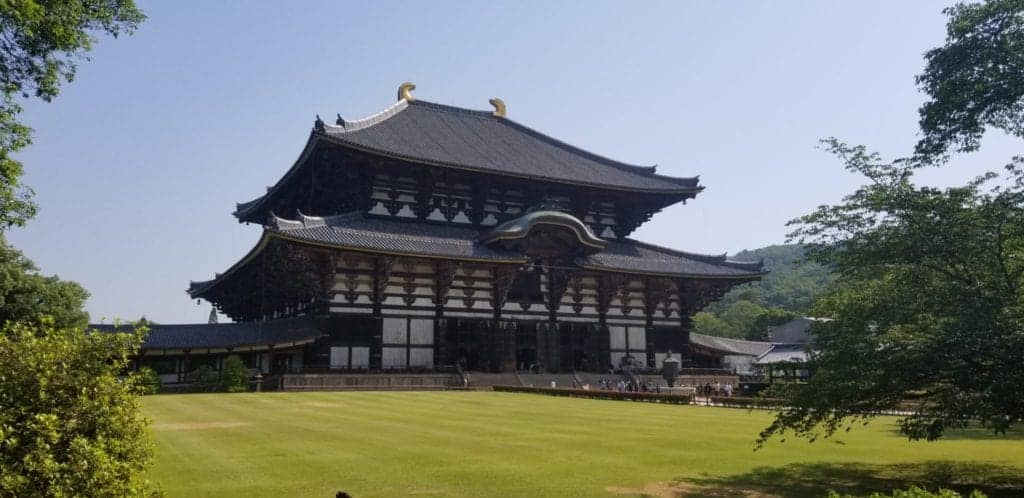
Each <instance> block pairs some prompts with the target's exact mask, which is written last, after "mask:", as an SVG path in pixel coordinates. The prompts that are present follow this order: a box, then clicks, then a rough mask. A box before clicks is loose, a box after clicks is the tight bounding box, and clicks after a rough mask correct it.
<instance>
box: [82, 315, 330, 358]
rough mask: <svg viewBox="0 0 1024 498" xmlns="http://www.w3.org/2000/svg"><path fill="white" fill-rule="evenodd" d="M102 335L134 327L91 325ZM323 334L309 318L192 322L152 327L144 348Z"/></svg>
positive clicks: (262, 342)
mask: <svg viewBox="0 0 1024 498" xmlns="http://www.w3.org/2000/svg"><path fill="white" fill-rule="evenodd" d="M89 328H90V329H94V330H99V331H102V332H114V331H129V330H131V329H132V326H131V325H120V326H115V325H90V326H89ZM321 335H323V334H322V333H321V332H320V331H319V330H317V329H316V327H315V326H314V324H313V322H312V320H310V319H308V318H305V317H297V318H283V319H279V320H271V321H267V322H262V323H260V322H245V323H210V324H207V323H188V324H167V325H156V324H154V325H149V334H148V335H147V336H146V341H145V342H144V343H143V345H142V348H143V349H148V350H154V349H215V348H240V347H245V346H266V345H269V344H276V345H283V344H290V343H294V342H305V341H310V340H313V339H316V338H317V337H320V336H321Z"/></svg>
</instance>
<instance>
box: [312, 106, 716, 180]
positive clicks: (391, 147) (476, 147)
mask: <svg viewBox="0 0 1024 498" xmlns="http://www.w3.org/2000/svg"><path fill="white" fill-rule="evenodd" d="M324 129H325V131H324V134H325V136H326V137H327V138H328V139H329V140H331V141H333V142H337V143H341V144H344V145H350V146H353V147H357V148H359V149H362V150H366V151H370V152H376V153H381V154H385V155H388V156H392V157H397V158H401V159H406V160H410V161H414V162H426V163H430V164H437V165H441V166H452V167H457V168H461V169H472V170H478V171H483V172H488V173H498V174H506V175H513V176H520V177H526V178H537V179H544V180H553V181H559V182H565V183H572V184H589V185H593V186H598V187H613V188H624V189H628V190H642V191H660V192H696V191H699V190H700V187H698V185H697V184H698V180H697V178H673V177H668V176H663V175H658V174H656V173H655V168H654V167H653V166H636V165H631V164H626V163H622V162H619V161H615V160H612V159H608V158H606V157H602V156H599V155H597V154H594V153H591V152H587V151H585V150H583V149H580V148H577V147H573V146H571V145H569V144H566V143H564V142H562V141H559V140H556V139H554V138H552V137H549V136H547V135H544V134H542V133H540V132H537V131H534V130H533V129H531V128H528V127H526V126H523V125H521V124H519V123H516V122H515V121H512V120H510V119H508V118H504V117H496V116H494V115H493V114H492V113H491V112H490V111H474V110H469V109H462V108H459V107H452V106H447V105H442V104H435V103H431V102H425V101H422V100H414V101H412V102H409V101H406V100H400V101H399V102H398V103H396V104H395V105H393V106H392V107H391V108H389V109H387V110H386V111H384V112H382V113H380V114H377V115H375V116H371V117H370V118H367V119H364V120H361V121H353V122H345V123H344V124H342V125H330V124H328V125H326V126H325V128H324Z"/></svg>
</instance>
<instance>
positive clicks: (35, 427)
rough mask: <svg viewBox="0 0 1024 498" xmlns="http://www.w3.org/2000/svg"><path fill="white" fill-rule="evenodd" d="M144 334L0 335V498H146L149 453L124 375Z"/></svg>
mask: <svg viewBox="0 0 1024 498" xmlns="http://www.w3.org/2000/svg"><path fill="white" fill-rule="evenodd" d="M143 333H144V332H143V331H137V332H135V333H131V334H113V333H102V332H90V333H83V332H82V330H81V329H66V328H54V327H53V326H52V325H51V324H45V323H44V324H40V325H25V324H17V325H12V326H9V327H7V328H6V329H4V330H3V331H2V333H0V496H143V495H145V494H146V493H147V492H148V491H149V484H148V483H147V482H146V481H145V479H144V478H143V470H144V469H145V467H146V465H147V464H148V462H149V461H150V459H151V457H152V448H151V445H150V442H149V436H148V435H147V433H146V423H145V420H144V419H143V417H142V416H141V415H140V413H139V398H138V396H137V394H138V393H139V392H140V386H139V385H138V383H137V380H136V378H135V377H134V376H133V375H130V374H128V375H126V374H125V371H126V368H127V366H128V357H129V355H131V354H134V353H135V352H136V351H137V349H138V347H139V345H140V344H141V340H142V334H143Z"/></svg>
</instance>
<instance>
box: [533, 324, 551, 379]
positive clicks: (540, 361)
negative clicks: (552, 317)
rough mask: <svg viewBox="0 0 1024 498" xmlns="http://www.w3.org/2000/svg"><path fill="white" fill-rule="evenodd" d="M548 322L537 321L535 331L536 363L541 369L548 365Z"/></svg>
mask: <svg viewBox="0 0 1024 498" xmlns="http://www.w3.org/2000/svg"><path fill="white" fill-rule="evenodd" d="M548 326H549V323H548V322H538V323H537V324H536V325H535V327H536V332H537V365H539V366H540V368H541V369H542V370H546V369H547V366H548Z"/></svg>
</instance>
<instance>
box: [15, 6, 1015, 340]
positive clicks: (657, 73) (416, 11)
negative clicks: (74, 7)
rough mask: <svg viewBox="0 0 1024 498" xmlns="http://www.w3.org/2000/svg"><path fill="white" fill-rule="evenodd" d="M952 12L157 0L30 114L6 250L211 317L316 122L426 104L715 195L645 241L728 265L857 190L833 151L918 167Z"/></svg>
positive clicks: (962, 163) (977, 159)
mask: <svg viewBox="0 0 1024 498" xmlns="http://www.w3.org/2000/svg"><path fill="white" fill-rule="evenodd" d="M943 5H945V4H944V3H942V2H934V1H900V2H893V1H861V2H817V1H815V2H811V1H805V2H786V3H783V2H711V1H702V2H666V3H655V2H643V3H637V2H590V1H588V2H582V1H579V2H546V1H545V2H540V1H537V2H519V1H517V2H472V3H470V2H440V3H427V2H401V3H397V2H376V1H375V2H337V1H323V2H277V3H269V2H199V1H194V2H160V3H157V2H142V4H141V7H142V8H143V9H144V10H145V11H146V13H147V14H148V15H149V20H147V21H146V23H145V24H143V25H142V27H141V29H140V30H139V31H138V32H137V33H136V34H135V35H134V36H131V37H124V38H120V39H116V40H114V39H102V40H101V41H100V42H99V44H98V46H97V48H96V50H95V51H94V52H92V54H91V59H92V60H91V61H89V62H84V63H83V64H82V65H81V67H80V70H79V72H78V75H77V77H76V79H75V81H74V82H73V83H72V84H70V85H68V86H67V87H66V88H65V90H64V91H63V93H62V94H61V95H60V97H59V98H58V99H56V100H55V101H54V102H52V103H49V104H42V103H31V104H29V105H28V106H27V108H26V112H25V114H24V120H25V121H26V122H27V123H28V124H30V125H31V126H33V127H34V128H35V129H36V135H35V143H34V144H33V145H32V146H31V147H30V148H29V149H27V150H26V151H24V152H23V153H21V154H20V155H19V158H20V159H22V160H23V161H24V162H25V164H26V169H27V175H26V181H27V182H28V183H29V184H30V185H31V186H32V187H33V188H34V189H35V191H36V194H37V195H36V200H37V201H38V202H39V205H40V208H41V209H40V213H39V216H38V217H37V218H36V219H35V220H33V221H32V222H31V223H30V224H29V225H28V227H27V228H24V229H18V230H14V231H13V232H12V233H11V234H10V239H11V240H12V241H13V242H14V243H15V244H16V245H17V246H18V247H19V248H21V249H22V250H24V251H25V252H26V254H27V255H28V256H29V257H31V258H32V259H34V260H35V261H36V262H37V263H38V265H39V266H40V267H41V268H42V269H43V271H44V272H46V273H56V274H58V275H60V276H61V277H62V278H66V279H71V280H75V281H78V282H80V283H82V284H83V285H84V286H85V287H86V288H87V289H88V290H89V291H90V292H91V293H92V298H91V299H90V300H89V303H88V310H89V312H90V313H91V315H92V318H93V320H94V321H99V320H100V319H104V318H105V319H106V320H107V321H109V320H111V319H113V318H114V317H122V318H127V319H134V318H137V317H139V316H141V315H145V316H147V317H149V318H150V319H153V320H156V321H158V322H163V323H172V322H192V321H205V320H206V318H207V315H208V313H209V305H208V304H207V303H205V302H203V303H202V304H201V305H197V304H196V302H195V301H192V300H190V299H189V298H188V296H187V295H186V294H185V288H186V287H187V285H188V282H189V280H205V279H208V278H210V277H212V275H213V273H214V272H217V271H223V270H224V269H226V268H227V267H229V266H230V265H231V264H233V263H234V262H235V261H236V260H237V259H238V258H240V257H241V256H242V255H244V254H245V253H246V252H247V251H248V250H249V249H250V248H251V247H252V244H254V243H255V241H256V240H257V239H258V237H259V234H260V229H259V227H257V226H251V225H250V226H246V225H241V224H239V223H237V222H236V221H235V219H234V218H233V217H232V216H231V214H230V213H231V211H232V210H233V209H234V203H235V202H240V201H246V200H249V199H252V198H254V197H256V196H258V195H260V194H261V193H262V192H263V191H264V187H265V186H266V185H270V184H273V183H274V182H275V181H276V180H277V179H278V177H279V176H280V175H281V174H283V173H284V171H285V170H286V169H287V168H288V167H289V166H290V165H291V163H292V162H293V161H294V159H295V158H296V157H297V155H298V154H299V152H300V150H301V148H302V146H303V144H304V142H305V139H306V138H307V136H308V133H309V130H310V128H311V126H312V124H313V119H314V115H315V114H320V115H321V116H324V117H325V119H333V116H334V115H335V114H336V113H341V115H342V116H344V117H346V118H349V119H355V118H359V117H362V116H365V115H368V114H372V113H374V112H377V111H379V110H381V109H383V108H385V107H387V106H388V105H390V104H391V103H392V102H393V101H394V98H395V91H396V89H397V87H398V85H399V84H400V83H401V82H403V81H407V80H408V81H413V82H415V83H416V85H417V87H418V88H417V90H416V92H415V94H416V96H417V97H418V98H421V99H424V100H430V101H434V102H440V103H445V104H451V105H457V106H461V107H468V108H476V109H489V108H490V107H489V105H488V104H487V100H488V99H489V98H491V97H501V98H502V99H503V100H504V101H505V102H506V103H507V105H508V113H509V114H508V115H509V118H511V119H514V120H516V121H519V122H521V123H524V124H526V125H528V126H531V127H533V128H536V129H538V130H540V131H543V132H546V133H548V134H550V135H553V136H555V137H557V138H560V139H562V140H565V141H567V142H569V143H572V144H574V145H578V146H581V147H583V148H586V149H589V150H592V151H594V152H596V153H599V154H602V155H606V156H609V157H613V158H616V159H620V160H623V161H626V162H631V163H637V164H657V165H658V167H659V169H658V170H659V172H660V173H664V174H670V175H676V176H692V175H697V174H699V175H700V177H701V181H702V183H703V184H704V185H705V186H706V187H707V190H706V191H705V192H704V193H703V194H701V195H699V196H698V197H697V199H696V200H693V201H690V202H689V203H688V204H687V205H679V206H675V207H672V208H669V209H667V210H665V211H663V212H662V213H660V214H658V215H656V216H655V217H654V219H653V220H652V221H651V222H649V223H648V224H647V225H645V226H644V227H642V228H641V229H640V230H639V231H638V232H637V233H636V237H638V238H640V239H643V240H647V241H650V242H654V243H658V244H663V245H667V246H671V247H676V248H680V249H685V250H691V251H700V252H708V253H721V252H729V253H733V252H736V251H738V250H741V249H745V248H754V247H759V246H763V245H767V244H777V243H782V242H783V241H784V240H785V234H786V232H787V229H786V227H785V222H786V221H787V220H789V219H791V218H793V217H795V216H798V215H800V214H802V213H806V212H808V211H809V210H811V209H813V208H814V207H815V206H817V205H819V204H822V203H828V202H835V201H837V200H839V199H840V198H841V196H842V195H843V194H845V193H847V192H849V191H851V190H852V189H853V188H854V187H856V186H857V185H859V179H858V178H856V177H855V176H853V175H851V174H849V173H846V172H845V171H844V170H843V169H842V167H841V164H839V163H838V162H837V161H836V160H834V159H832V158H831V157H829V156H828V155H827V154H825V153H824V152H822V151H821V150H819V149H817V148H816V147H817V141H818V139H820V138H823V137H827V136H836V137H839V138H841V139H843V140H845V141H847V142H850V143H862V144H867V145H869V146H870V147H871V148H873V149H875V150H878V151H880V152H882V153H883V154H886V155H889V156H893V155H900V154H906V153H908V152H909V151H910V150H911V147H912V146H913V144H914V142H915V140H916V135H917V114H916V110H917V107H918V106H919V105H920V103H921V102H922V101H923V97H922V96H921V95H920V94H919V93H918V92H917V90H916V88H915V85H914V80H913V78H914V75H915V74H917V73H918V72H920V70H921V68H922V67H923V62H922V57H921V55H922V53H923V52H924V51H926V50H927V49H929V48H931V47H934V46H937V45H940V44H941V42H942V40H943V38H944V23H945V17H944V16H943V15H942V14H941V9H942V6H943ZM1019 149H1020V147H1019V143H1018V142H1015V141H1014V140H1011V139H1008V138H1006V137H1002V136H994V137H990V138H988V139H986V141H985V146H984V148H983V151H982V152H981V153H978V154H974V155H972V156H970V157H966V158H961V159H959V160H957V161H956V164H954V165H953V166H952V167H947V168H943V169H939V170H930V171H926V172H924V174H923V178H922V181H926V182H928V183H933V184H937V185H944V184H951V183H959V182H962V181H963V180H965V179H967V178H969V177H971V176H973V175H975V174H977V173H978V172H980V171H982V170H984V169H995V168H998V167H999V165H1000V164H1002V163H1003V162H1005V161H1006V160H1007V159H1008V158H1009V157H1010V156H1011V155H1013V154H1014V153H1017V152H1018V151H1019Z"/></svg>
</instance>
